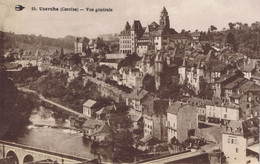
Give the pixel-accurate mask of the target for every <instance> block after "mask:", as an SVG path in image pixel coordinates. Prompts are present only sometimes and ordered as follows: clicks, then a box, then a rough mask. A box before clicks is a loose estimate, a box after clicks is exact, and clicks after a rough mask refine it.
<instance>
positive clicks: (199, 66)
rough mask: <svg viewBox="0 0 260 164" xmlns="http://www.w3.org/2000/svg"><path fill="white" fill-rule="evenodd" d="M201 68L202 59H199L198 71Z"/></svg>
mask: <svg viewBox="0 0 260 164" xmlns="http://www.w3.org/2000/svg"><path fill="white" fill-rule="evenodd" d="M200 68H201V58H200V59H199V62H198V65H197V69H200Z"/></svg>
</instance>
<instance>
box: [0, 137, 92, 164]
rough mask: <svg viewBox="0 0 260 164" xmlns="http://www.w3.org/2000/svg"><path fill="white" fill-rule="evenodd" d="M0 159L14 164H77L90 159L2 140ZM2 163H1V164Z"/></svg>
mask: <svg viewBox="0 0 260 164" xmlns="http://www.w3.org/2000/svg"><path fill="white" fill-rule="evenodd" d="M0 159H6V160H10V161H12V162H7V163H14V164H26V163H27V164H33V163H49V164H50V163H51V164H70V163H71V164H76V163H82V162H83V161H87V160H88V159H85V158H81V157H75V156H72V155H67V154H62V153H57V152H51V151H48V150H42V149H39V148H34V147H30V146H26V145H21V144H17V143H13V142H7V141H2V140H0ZM0 163H1V162H0Z"/></svg>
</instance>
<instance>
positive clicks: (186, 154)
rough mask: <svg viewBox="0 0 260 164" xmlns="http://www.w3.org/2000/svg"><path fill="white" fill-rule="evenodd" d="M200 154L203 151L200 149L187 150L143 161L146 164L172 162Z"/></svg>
mask: <svg viewBox="0 0 260 164" xmlns="http://www.w3.org/2000/svg"><path fill="white" fill-rule="evenodd" d="M201 154H203V152H201V151H196V152H187V153H183V154H178V155H174V156H170V157H165V158H161V159H156V160H153V161H148V162H144V163H146V164H158V163H162V164H163V163H168V162H174V161H178V160H181V159H186V158H190V157H194V156H197V155H201Z"/></svg>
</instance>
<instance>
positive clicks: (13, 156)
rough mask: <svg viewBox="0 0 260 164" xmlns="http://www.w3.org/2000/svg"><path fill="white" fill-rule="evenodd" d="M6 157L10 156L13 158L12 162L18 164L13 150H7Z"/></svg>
mask: <svg viewBox="0 0 260 164" xmlns="http://www.w3.org/2000/svg"><path fill="white" fill-rule="evenodd" d="M6 157H7V158H8V157H9V158H12V159H13V160H14V164H19V159H18V157H17V155H16V153H15V152H14V151H12V150H10V151H8V152H7V154H6Z"/></svg>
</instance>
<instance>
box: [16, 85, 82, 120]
mask: <svg viewBox="0 0 260 164" xmlns="http://www.w3.org/2000/svg"><path fill="white" fill-rule="evenodd" d="M18 89H19V90H22V91H24V92H31V93H35V94H37V95H38V96H39V98H40V99H41V100H42V101H45V102H47V103H49V104H52V105H55V106H57V107H59V108H61V109H62V110H65V111H67V112H69V113H72V114H75V115H77V116H80V117H86V116H85V115H83V114H82V113H79V112H76V111H75V110H72V109H70V108H68V107H65V106H63V105H60V104H58V103H56V102H54V101H51V100H48V99H46V98H45V97H44V96H43V95H41V94H39V93H37V92H36V91H34V90H30V89H28V88H24V87H18Z"/></svg>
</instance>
